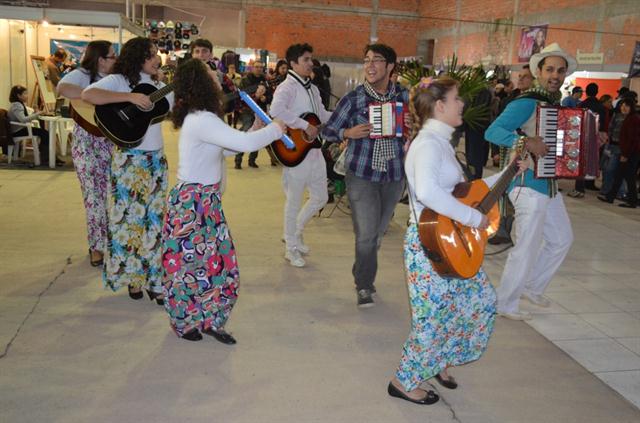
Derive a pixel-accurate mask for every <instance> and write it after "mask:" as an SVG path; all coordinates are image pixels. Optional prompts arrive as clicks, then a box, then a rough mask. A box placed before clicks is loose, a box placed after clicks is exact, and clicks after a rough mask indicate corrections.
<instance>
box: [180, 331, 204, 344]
mask: <svg viewBox="0 0 640 423" xmlns="http://www.w3.org/2000/svg"><path fill="white" fill-rule="evenodd" d="M182 339H186V340H187V341H194V342H195V341H201V340H202V334H201V333H200V332H198V329H192V330H190V331H189V332H187V333H185V334H182Z"/></svg>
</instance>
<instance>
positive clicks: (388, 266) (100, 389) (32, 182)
mask: <svg viewBox="0 0 640 423" xmlns="http://www.w3.org/2000/svg"><path fill="white" fill-rule="evenodd" d="M166 132H167V133H168V137H167V139H169V140H170V141H169V142H167V144H168V147H167V153H168V156H169V162H170V174H171V176H172V180H174V179H175V169H176V165H175V163H176V147H175V134H172V133H171V131H169V130H168V129H167V130H166ZM258 163H259V164H260V166H261V167H260V169H249V168H246V169H243V170H241V171H237V170H234V169H232V166H230V167H229V182H228V188H227V193H226V194H225V196H224V208H225V212H226V214H227V218H228V220H229V223H230V227H231V230H232V233H233V236H234V239H235V241H236V246H237V249H238V255H239V262H240V270H241V291H240V297H239V301H238V304H237V306H236V308H235V309H234V311H233V314H232V317H231V320H230V322H229V324H228V327H227V328H228V329H229V330H230V331H231V332H233V334H234V336H236V338H237V339H238V344H237V345H236V346H233V347H229V346H225V345H222V344H220V343H217V342H215V341H214V340H213V339H211V338H208V337H207V338H206V339H205V340H203V341H201V342H197V343H191V342H186V341H182V340H180V339H178V338H177V337H176V336H175V335H174V334H173V333H172V332H171V331H170V330H169V327H168V319H167V316H166V314H165V312H164V310H163V309H162V308H160V307H158V306H156V305H155V303H151V302H149V301H148V300H145V301H138V302H135V301H132V300H130V299H129V298H128V296H127V294H126V292H119V293H117V294H113V293H112V292H110V291H105V290H104V289H103V288H102V285H101V280H100V273H99V271H98V270H96V269H94V268H92V267H90V265H89V262H88V257H87V253H86V240H85V238H86V235H85V224H84V210H83V207H82V202H81V195H80V190H79V186H78V182H77V179H76V176H75V173H74V172H73V170H72V169H71V168H70V167H69V168H68V169H64V170H56V171H49V170H29V169H23V168H20V167H18V168H7V167H1V168H0V196H1V198H2V200H1V201H0V234H2V243H1V244H0V422H2V423H4V422H65V423H67V422H117V421H120V422H135V421H139V422H175V421H184V422H325V421H331V422H449V421H457V422H474V423H476V422H478V423H480V422H581V423H585V422H603V421H607V422H638V421H640V411H639V410H638V408H636V406H634V405H633V404H632V403H631V402H630V401H628V400H627V399H625V398H624V397H622V396H621V395H620V394H618V393H617V392H616V391H614V390H613V389H611V388H610V387H609V386H607V385H606V384H605V383H604V382H602V381H601V380H600V379H599V378H598V377H597V376H596V375H594V374H592V373H591V372H590V371H589V370H587V369H586V368H585V367H583V366H582V365H581V364H579V363H578V362H576V361H575V360H574V359H572V358H571V357H570V356H569V355H567V353H565V352H564V351H563V350H562V349H560V348H559V347H558V346H556V345H555V344H554V343H553V342H551V341H549V340H547V339H546V338H545V337H544V336H543V335H541V334H540V333H538V332H537V331H536V330H534V328H533V327H532V326H530V325H528V324H525V323H522V322H512V321H508V320H505V319H502V318H500V319H498V320H497V324H496V330H495V333H494V335H493V337H492V339H491V342H490V345H489V349H488V351H487V353H486V354H485V355H484V357H483V358H482V359H481V360H480V361H478V362H477V363H473V364H470V365H467V366H464V367H462V368H458V369H454V370H453V371H452V374H454V375H455V376H456V378H457V379H458V381H459V382H460V384H461V386H460V388H459V389H458V390H455V391H448V390H445V389H444V388H440V387H439V385H437V386H436V387H435V389H437V390H438V391H439V393H440V394H441V401H440V402H439V403H438V404H436V405H433V406H418V405H413V404H410V403H407V402H405V401H401V400H398V399H394V398H390V397H389V396H388V395H387V393H386V386H387V383H388V380H389V379H390V377H391V376H392V375H393V372H394V370H395V367H396V365H397V363H398V360H399V357H400V350H401V347H402V344H403V342H404V340H405V337H406V335H407V333H408V331H409V312H408V303H407V292H406V287H405V283H404V277H403V266H402V253H401V244H402V237H403V233H404V228H405V222H406V218H407V214H408V212H407V208H406V206H399V207H398V210H397V212H396V215H395V218H394V221H393V223H392V225H391V226H390V228H389V231H388V233H387V235H386V237H385V240H384V243H383V246H382V249H381V251H380V258H379V262H380V263H379V272H378V278H377V282H376V286H377V288H378V292H379V297H378V301H377V304H376V307H374V308H371V309H367V310H358V309H357V308H356V306H355V292H354V289H353V281H352V277H351V273H350V270H351V264H352V260H353V234H352V229H351V221H350V217H349V216H347V215H346V214H344V213H343V212H341V211H340V210H336V211H335V213H334V214H333V215H332V216H331V217H330V218H324V217H321V218H315V219H314V220H313V221H312V222H311V223H310V224H309V226H308V229H307V231H306V233H305V240H306V241H307V243H308V244H309V245H310V246H311V248H312V253H311V255H310V256H309V259H308V265H307V267H306V268H303V269H297V268H293V267H290V266H289V265H288V264H287V263H286V262H285V261H284V260H283V258H282V254H283V246H282V243H281V241H280V238H281V233H282V205H283V194H282V191H281V187H280V174H281V172H280V169H279V168H278V169H276V168H271V167H270V166H268V158H267V156H266V154H265V153H262V152H261V154H260V158H259V161H258ZM576 204H578V203H571V202H568V205H569V209H570V212H571V213H572V216H573V214H574V212H575V211H576V210H586V211H587V212H589V211H593V212H598V211H599V212H600V213H606V217H607V219H610V221H612V222H614V221H615V222H617V224H619V225H632V227H633V228H635V229H637V228H638V221H637V220H638V219H637V217H636V216H635V215H630V214H629V215H625V214H621V213H620V211H619V210H613V209H611V211H609V210H605V209H602V208H597V207H601V206H599V205H597V204H593V203H586V202H585V203H580V205H581V207H576V206H575V205H576ZM589 208H591V209H589ZM615 209H618V208H617V207H616V208H615ZM603 210H604V211H603ZM328 211H329V210H325V213H328ZM577 222H578V223H576V221H574V230H575V231H576V233H581V232H584V231H585V230H587V229H588V228H587V225H588V222H587V223H585V220H584V219H577ZM576 225H578V226H576ZM589 231H591V232H593V231H594V229H592V228H591V229H589ZM636 233H637V232H636ZM593 236H594V237H597V236H599V237H601V238H602V239H607V232H606V231H603V232H601V233H596V234H594V235H593ZM636 241H637V237H636ZM630 242H631V244H630V245H627V244H625V245H627V246H628V248H635V250H633V251H636V252H637V251H638V249H637V248H638V246H639V244H640V243H639V242H636V244H633V241H630ZM594 248H597V246H596V247H594ZM578 251H581V250H580V249H578ZM572 254H573V253H572ZM505 257H506V255H505V254H502V255H499V256H494V257H492V258H491V259H490V260H488V261H487V266H486V268H487V271H488V273H489V274H490V275H491V276H492V277H493V282H494V283H498V282H499V279H498V278H497V276H498V275H499V274H500V270H501V266H502V263H503V262H504V259H505ZM570 259H574V260H575V257H574V256H571V257H570ZM571 268H572V267H571ZM565 271H566V269H565ZM563 275H565V276H566V275H567V273H564V274H563ZM552 285H553V284H552ZM552 299H553V298H552ZM534 321H535V320H534ZM532 325H533V324H532Z"/></svg>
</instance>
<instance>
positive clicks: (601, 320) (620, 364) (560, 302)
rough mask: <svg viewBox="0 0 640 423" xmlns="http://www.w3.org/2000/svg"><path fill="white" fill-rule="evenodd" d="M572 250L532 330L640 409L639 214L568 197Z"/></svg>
mask: <svg viewBox="0 0 640 423" xmlns="http://www.w3.org/2000/svg"><path fill="white" fill-rule="evenodd" d="M565 202H566V204H567V208H568V210H569V212H570V214H571V219H572V224H573V229H574V235H575V243H574V246H573V248H572V250H571V252H570V253H569V256H568V257H567V260H566V261H565V263H564V264H563V266H562V268H561V269H560V271H559V272H558V275H557V276H556V278H555V279H554V280H553V281H552V282H551V284H550V286H549V288H548V289H547V292H546V296H547V298H549V299H550V300H551V301H552V302H551V306H550V307H549V308H546V309H545V308H539V307H536V306H533V305H530V304H529V303H528V302H526V301H522V302H521V308H522V309H523V310H527V311H530V312H531V313H533V314H534V318H533V320H531V321H530V322H529V324H530V326H531V327H533V328H534V329H535V330H537V331H538V332H539V333H540V334H542V335H543V336H545V337H546V338H547V339H549V340H550V341H552V342H553V343H554V344H555V345H557V346H558V347H560V348H561V349H562V350H563V351H565V352H566V353H567V354H569V355H570V356H571V357H572V358H573V359H575V360H576V361H577V362H578V363H580V364H581V365H582V366H584V367H585V368H586V369H588V370H589V371H590V372H592V373H594V374H595V375H596V376H598V377H599V378H600V379H601V380H602V381H604V382H605V383H606V384H608V385H609V386H611V387H612V388H613V389H615V390H616V391H618V392H619V393H620V394H621V395H623V396H624V397H626V398H627V399H628V400H629V401H631V402H632V403H634V404H635V405H636V406H637V407H640V248H639V247H640V223H639V218H640V212H638V211H637V210H628V211H627V212H626V213H622V212H621V210H622V209H620V208H619V207H615V206H610V205H608V204H602V203H599V202H598V201H597V200H596V199H595V194H594V193H588V194H587V197H586V198H585V199H582V200H574V199H570V198H566V197H565Z"/></svg>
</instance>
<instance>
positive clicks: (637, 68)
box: [629, 41, 640, 78]
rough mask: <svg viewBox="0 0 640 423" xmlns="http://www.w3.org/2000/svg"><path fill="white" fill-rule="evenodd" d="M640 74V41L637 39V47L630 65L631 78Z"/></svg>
mask: <svg viewBox="0 0 640 423" xmlns="http://www.w3.org/2000/svg"><path fill="white" fill-rule="evenodd" d="M636 76H640V41H636V48H635V49H633V56H631V65H630V66H629V78H634V77H636Z"/></svg>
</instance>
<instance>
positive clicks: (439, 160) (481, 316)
mask: <svg viewBox="0 0 640 423" xmlns="http://www.w3.org/2000/svg"><path fill="white" fill-rule="evenodd" d="M463 107H464V104H463V102H462V100H461V99H460V97H458V84H457V82H456V81H455V80H453V79H451V78H448V77H442V78H439V79H436V80H431V79H427V80H423V81H422V82H421V83H420V84H419V85H418V86H416V87H414V88H413V90H412V92H411V100H410V109H411V112H412V115H413V122H414V134H415V133H417V134H418V135H417V136H416V137H415V139H414V140H413V141H412V143H411V146H410V147H409V151H408V153H407V157H406V161H405V172H406V175H407V182H408V184H409V193H410V206H411V208H412V210H411V213H410V215H411V217H410V220H411V222H410V225H409V227H408V228H407V232H406V235H405V242H404V262H405V271H406V275H407V283H408V290H409V299H410V305H411V316H412V321H411V333H410V334H409V338H408V339H407V341H406V343H405V345H404V349H403V351H402V358H401V360H400V365H399V367H398V369H397V371H396V375H395V377H394V378H393V379H392V380H391V382H390V383H389V386H388V392H389V395H391V396H394V397H397V398H401V399H404V400H407V401H411V402H414V403H417V404H433V403H435V402H437V401H438V399H439V396H438V395H437V394H436V393H435V392H433V391H426V390H423V389H421V388H420V384H421V383H422V382H424V381H426V380H428V379H430V378H432V377H436V380H437V381H438V382H439V383H440V384H441V385H443V386H444V387H446V388H449V389H455V388H456V387H457V383H456V381H455V380H454V378H453V377H452V376H450V375H449V374H448V369H449V368H450V367H454V366H460V365H462V364H465V363H469V362H471V361H474V360H477V359H478V358H480V356H481V355H482V353H483V352H484V350H485V349H486V346H487V343H488V342H489V337H490V336H491V332H492V331H493V323H494V320H495V313H496V294H495V291H494V289H493V287H492V286H491V284H490V282H489V280H488V278H487V275H486V274H485V272H484V271H483V270H482V269H480V270H479V271H478V273H477V274H476V275H475V276H473V277H472V278H470V279H456V278H450V277H445V276H441V275H439V274H438V273H437V272H436V271H435V269H434V268H433V267H432V265H431V263H430V261H429V259H427V257H426V256H425V253H424V250H423V247H422V244H421V243H420V239H419V237H418V229H417V225H416V216H420V213H421V211H422V209H423V208H424V207H428V208H430V209H431V210H433V211H435V212H437V213H439V214H441V215H444V216H447V217H449V218H451V219H453V220H455V221H457V222H460V223H461V224H463V225H465V226H471V227H474V228H480V229H484V228H487V226H488V224H489V222H488V219H487V216H486V215H484V214H482V213H481V212H480V211H478V210H476V209H474V208H472V207H468V206H466V205H464V204H462V203H461V202H460V201H458V200H457V199H456V198H455V197H454V196H453V195H452V191H453V188H454V187H455V186H456V185H457V184H458V183H459V182H462V181H464V178H463V173H462V169H461V167H460V165H459V163H458V162H457V160H456V157H455V151H454V149H453V147H452V146H451V144H450V139H451V135H452V134H453V132H454V130H455V128H456V127H457V126H460V125H461V124H462V109H463ZM520 166H521V167H524V166H525V164H524V162H523V163H521V165H520ZM499 176H500V175H494V176H492V177H489V178H485V179H484V181H485V182H486V183H487V185H489V186H491V185H493V183H495V181H496V180H497V179H498V177H499Z"/></svg>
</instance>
